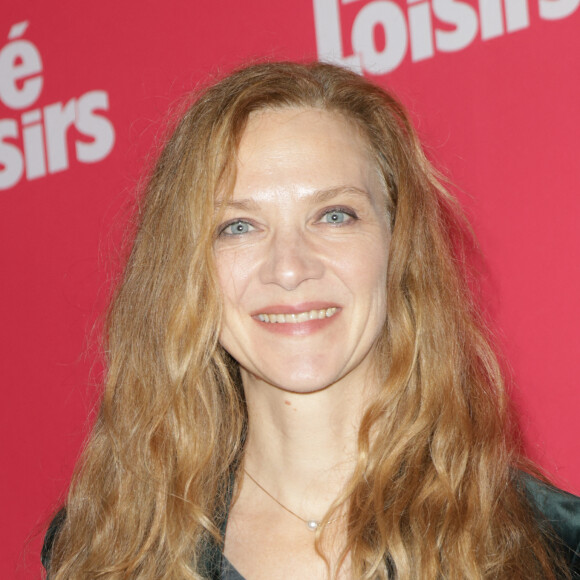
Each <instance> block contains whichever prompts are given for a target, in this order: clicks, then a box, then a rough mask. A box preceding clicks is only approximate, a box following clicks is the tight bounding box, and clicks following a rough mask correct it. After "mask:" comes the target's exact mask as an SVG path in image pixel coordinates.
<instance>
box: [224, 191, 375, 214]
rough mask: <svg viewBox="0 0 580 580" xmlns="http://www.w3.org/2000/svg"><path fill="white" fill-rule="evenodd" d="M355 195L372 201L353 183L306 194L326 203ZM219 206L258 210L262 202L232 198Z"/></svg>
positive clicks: (308, 197)
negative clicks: (342, 196) (343, 196)
mask: <svg viewBox="0 0 580 580" xmlns="http://www.w3.org/2000/svg"><path fill="white" fill-rule="evenodd" d="M345 194H346V195H353V196H356V197H364V198H365V199H366V200H367V201H368V202H369V203H372V198H371V194H370V193H369V192H368V191H366V190H364V189H360V188H358V187H355V186H353V185H339V186H336V187H327V188H325V189H317V190H316V191H314V192H312V193H311V194H309V195H307V196H305V198H306V199H308V200H309V201H312V202H313V203H325V202H328V201H332V200H333V199H334V198H335V197H338V196H339V195H345ZM216 206H217V208H218V209H219V208H222V207H226V208H232V209H239V210H244V211H252V210H257V209H259V207H260V204H259V203H258V202H256V201H255V200H253V199H230V200H228V201H226V202H225V203H224V202H221V201H218V202H217V203H216Z"/></svg>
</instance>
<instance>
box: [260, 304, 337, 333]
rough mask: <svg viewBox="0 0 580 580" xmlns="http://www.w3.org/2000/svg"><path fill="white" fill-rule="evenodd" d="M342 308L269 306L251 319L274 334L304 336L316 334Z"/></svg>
mask: <svg viewBox="0 0 580 580" xmlns="http://www.w3.org/2000/svg"><path fill="white" fill-rule="evenodd" d="M341 311H342V308H341V307H340V306H338V305H336V306H335V305H333V304H328V303H327V304H321V303H311V304H308V303H303V304H300V305H298V304H296V305H293V306H282V305H278V306H274V305H272V306H269V307H267V308H264V310H263V311H262V312H260V311H258V312H256V313H255V314H253V315H252V318H253V319H254V320H255V321H256V322H257V323H258V324H259V325H260V326H261V327H262V328H263V329H264V330H267V331H269V332H272V333H274V334H283V335H288V336H305V335H308V334H312V333H316V332H318V331H320V330H322V329H323V328H326V327H327V326H328V325H329V324H332V323H333V322H334V321H335V320H336V319H337V318H338V315H339V314H340V312H341Z"/></svg>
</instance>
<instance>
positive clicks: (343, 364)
mask: <svg viewBox="0 0 580 580" xmlns="http://www.w3.org/2000/svg"><path fill="white" fill-rule="evenodd" d="M367 149H368V148H367V146H366V144H365V141H364V139H363V137H362V136H361V134H360V132H359V130H358V129H357V128H356V127H355V126H354V124H353V123H351V122H349V121H347V120H345V119H344V118H343V117H342V116H340V115H338V114H333V113H329V112H326V111H321V110H318V109H282V110H274V111H269V110H266V111H261V112H258V113H255V114H254V115H253V116H251V117H250V120H249V122H248V124H247V128H246V130H245V132H244V134H243V136H242V140H241V143H240V147H239V158H238V165H237V179H236V184H235V187H234V191H233V197H232V199H231V200H230V201H229V202H227V203H226V205H225V213H224V219H223V221H222V224H221V226H220V227H219V233H218V237H217V240H216V242H215V254H216V263H217V269H218V276H219V281H220V285H221V290H222V293H223V304H224V311H223V324H222V328H221V334H220V342H221V344H222V346H223V347H224V348H225V349H226V350H227V351H228V352H229V353H230V354H231V355H232V356H233V357H234V358H235V359H236V360H237V361H238V362H239V364H240V366H241V371H242V378H243V379H244V384H245V385H246V386H247V384H248V382H249V381H253V380H260V381H265V382H266V383H269V384H271V385H274V386H276V387H278V388H280V389H284V390H287V391H292V392H313V391H316V390H320V389H323V388H325V387H327V386H329V385H331V384H334V383H336V382H337V381H341V380H342V381H344V380H356V378H357V377H362V376H363V374H362V373H364V372H365V371H366V370H367V369H368V368H369V366H370V364H371V362H372V356H373V347H374V345H375V343H376V341H377V338H378V336H379V334H380V333H381V331H382V329H383V326H384V323H385V312H386V277H387V253H388V246H389V240H390V232H389V227H388V222H387V217H386V215H385V210H384V207H385V192H384V186H383V185H382V184H381V180H380V179H379V176H378V172H377V168H376V165H375V163H374V162H373V160H372V158H371V156H370V153H369V152H368V150H367Z"/></svg>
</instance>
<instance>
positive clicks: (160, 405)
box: [50, 63, 558, 580]
mask: <svg viewBox="0 0 580 580" xmlns="http://www.w3.org/2000/svg"><path fill="white" fill-rule="evenodd" d="M288 107H295V108H297V107H301V108H302V107H314V108H317V109H323V110H325V111H329V112H332V113H336V114H338V115H343V116H344V117H346V118H347V119H349V120H350V121H352V122H353V123H355V124H356V125H357V126H358V127H359V128H360V129H361V130H362V132H363V134H364V136H365V138H366V140H367V143H368V146H369V150H370V151H371V153H372V155H373V157H374V159H375V161H376V165H377V168H378V170H379V172H380V174H381V176H382V179H383V180H384V183H385V185H386V188H385V189H386V191H387V199H386V211H387V212H388V217H389V220H390V224H391V228H392V240H391V245H390V250H389V252H390V254H389V264H388V282H387V286H388V288H387V294H388V301H387V309H388V312H387V322H386V325H385V328H384V332H383V335H382V336H381V338H380V344H379V347H378V349H377V352H378V355H377V361H378V363H379V364H378V368H379V369H380V381H381V383H382V385H383V388H382V390H381V391H380V394H379V395H378V396H377V398H376V399H375V400H373V401H371V402H370V404H369V406H368V409H367V410H366V413H365V415H364V418H363V420H362V423H361V426H360V431H359V440H358V449H359V454H358V461H357V464H356V468H355V471H354V474H353V476H352V478H351V480H350V481H349V483H348V485H347V487H346V489H345V492H344V494H343V495H342V496H341V497H340V498H339V499H338V500H337V501H336V502H335V505H334V506H333V509H339V508H341V507H343V508H346V509H347V513H348V518H347V520H346V521H347V541H346V545H345V547H344V551H343V552H342V557H341V559H340V561H339V562H338V563H335V565H333V567H332V570H334V571H335V572H336V570H337V569H339V568H340V566H341V564H343V563H344V562H345V561H347V556H348V562H349V564H348V565H349V566H350V569H349V570H350V571H349V573H350V574H351V575H352V577H353V578H357V579H358V578H361V579H363V578H364V579H371V578H392V579H394V578H396V579H397V580H410V579H416V578H421V579H436V578H446V579H460V578H461V579H463V578H469V579H471V580H473V579H483V578H494V579H500V578H503V579H508V578H509V579H510V580H513V579H518V578H521V579H523V578H525V579H527V580H528V579H532V578H538V579H539V578H542V579H546V578H554V577H555V575H554V574H555V569H557V568H558V563H557V556H556V555H555V554H553V553H552V551H551V549H550V543H549V540H548V539H546V538H544V536H543V535H542V533H541V532H540V530H539V526H538V524H537V523H536V521H535V518H534V515H533V513H532V511H531V509H530V507H529V506H528V504H527V502H526V500H525V498H524V494H523V491H522V489H521V488H522V485H521V484H520V482H519V476H518V471H517V467H518V466H519V455H518V453H517V452H516V451H515V450H514V446H513V445H512V443H511V438H510V437H509V436H508V434H507V433H508V431H509V430H508V429H507V426H508V425H509V421H508V417H509V413H508V410H507V408H508V406H507V401H506V395H505V392H504V385H503V381H502V375H501V372H500V368H499V365H498V362H497V359H496V356H495V354H494V350H493V349H492V348H491V346H490V341H489V340H488V337H487V332H486V327H485V324H484V323H483V322H482V319H481V317H480V315H479V314H478V309H477V307H476V305H475V301H474V300H473V299H472V295H471V293H470V291H469V285H468V283H467V279H466V274H465V268H464V266H463V262H464V256H463V252H464V248H465V244H464V241H465V236H464V233H465V229H466V228H465V224H464V221H463V218H462V214H461V211H460V209H459V207H458V204H457V203H456V201H455V199H454V198H453V197H452V196H451V195H449V194H448V193H447V191H446V190H445V189H444V187H443V186H442V185H441V180H440V179H439V177H438V175H437V173H436V171H435V170H434V169H433V167H432V166H431V164H430V163H429V161H428V160H427V158H426V156H425V154H424V152H423V150H422V148H421V145H420V143H419V141H418V138H417V137H416V134H415V132H414V130H413V128H412V126H411V124H410V122H409V120H408V117H407V115H406V113H405V111H404V109H403V108H402V106H401V105H400V104H399V102H398V101H397V100H396V99H395V98H393V96H391V95H390V94H389V93H387V92H386V91H384V90H383V89H381V88H379V87H377V86H375V85H374V84H372V83H370V82H368V81H367V80H365V79H364V78H362V77H360V76H358V75H356V74H354V73H351V72H349V71H347V70H344V69H341V68H338V67H335V66H332V65H329V64H321V63H312V64H305V65H303V64H294V63H267V64H258V65H254V66H250V67H247V68H244V69H241V70H238V71H237V72H235V73H233V74H231V75H230V76H228V77H227V78H225V79H224V80H222V81H220V82H218V83H217V84H215V85H214V86H212V87H210V88H209V89H206V90H205V91H204V92H202V93H201V95H200V96H198V98H197V99H196V100H195V102H194V104H193V105H192V106H191V107H190V108H189V109H188V110H187V112H186V113H185V115H184V117H183V118H182V120H181V121H180V123H179V124H178V126H177V128H176V129H175V131H174V133H173V135H172V136H171V138H170V139H169V140H168V142H167V144H166V146H165V147H164V149H163V151H162V153H161V154H160V157H159V160H158V162H157V164H156V166H155V168H154V170H153V171H152V175H151V177H150V180H149V183H148V186H147V189H146V192H145V197H144V200H143V203H142V206H141V209H140V211H139V216H138V218H139V227H138V231H137V234H136V238H135V241H134V244H133V248H132V252H131V254H130V257H129V259H128V263H127V265H126V268H125V273H124V276H123V279H122V282H121V284H120V285H119V288H118V290H117V292H116V295H115V297H114V300H113V302H112V306H111V309H110V312H109V316H108V324H107V336H106V349H105V351H106V359H107V376H106V384H105V387H104V393H103V395H102V402H101V406H100V412H99V415H98V418H97V420H96V424H95V426H94V429H93V432H92V434H91V436H90V438H89V441H88V443H87V445H86V449H85V451H84V453H83V456H82V458H81V460H80V461H79V464H78V466H77V469H76V472H75V475H74V478H73V481H72V484H71V488H70V492H69V496H68V500H67V503H66V519H65V521H64V523H63V524H62V527H61V529H60V531H59V533H58V537H57V538H56V541H55V543H54V546H53V549H52V558H51V563H50V576H51V580H61V579H70V578H102V579H105V578H106V579H117V578H119V579H120V578H151V579H153V578H155V579H175V580H177V579H179V580H182V579H186V578H190V579H200V578H204V577H205V575H206V574H207V568H206V567H204V565H205V563H206V562H205V561H206V560H207V547H208V545H211V544H212V543H213V544H216V543H217V544H219V542H220V541H221V537H220V532H219V527H220V524H221V523H223V519H224V517H225V515H224V514H225V513H226V511H227V505H226V504H227V501H228V497H229V493H230V492H229V491H228V490H229V489H230V487H231V485H230V483H231V481H232V480H233V478H235V473H236V469H238V466H239V464H240V460H241V458H242V455H243V446H244V438H245V433H246V428H247V421H248V417H247V410H246V407H245V402H244V396H243V390H242V385H241V382H240V378H239V371H238V367H237V363H236V362H235V361H234V360H232V359H231V357H230V356H229V355H228V354H227V353H226V352H225V351H224V350H223V349H222V347H221V346H220V344H219V342H218V335H219V330H220V321H221V314H222V308H221V299H220V290H219V285H218V282H217V279H216V271H215V266H214V255H213V242H214V231H215V228H216V223H217V222H216V220H217V217H216V215H217V214H218V213H219V209H218V208H217V204H216V203H215V198H216V192H218V191H220V192H225V193H226V194H228V192H231V190H232V188H233V184H234V182H235V160H236V152H237V147H238V145H239V142H240V139H241V136H242V133H243V131H244V127H245V125H246V123H247V121H248V118H249V116H250V115H251V114H252V112H254V111H259V110H263V109H281V108H288ZM331 512H332V509H331ZM331 512H329V514H327V519H328V518H330V517H331ZM318 541H320V538H318ZM319 544H320V542H319ZM330 570H331V569H330V567H329V573H330V574H331V575H332V571H330Z"/></svg>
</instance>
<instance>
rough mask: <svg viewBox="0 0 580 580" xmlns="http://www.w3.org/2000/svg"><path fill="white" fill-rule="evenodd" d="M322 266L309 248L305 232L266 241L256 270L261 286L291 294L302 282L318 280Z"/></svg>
mask: <svg viewBox="0 0 580 580" xmlns="http://www.w3.org/2000/svg"><path fill="white" fill-rule="evenodd" d="M323 273H324V263H323V261H322V260H321V258H320V256H319V255H318V254H317V252H316V251H315V250H314V248H313V247H311V245H310V244H309V242H308V240H307V234H306V233H305V232H294V233H289V232H284V233H282V232H277V233H276V234H274V235H273V236H272V238H271V240H270V244H269V248H268V252H267V254H266V256H265V258H264V261H263V263H262V265H261V268H260V279H261V282H262V283H263V284H277V285H278V286H281V287H282V288H284V290H294V289H296V288H297V287H298V286H300V284H302V283H303V282H305V281H306V280H315V279H318V278H320V277H322V275H323Z"/></svg>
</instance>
